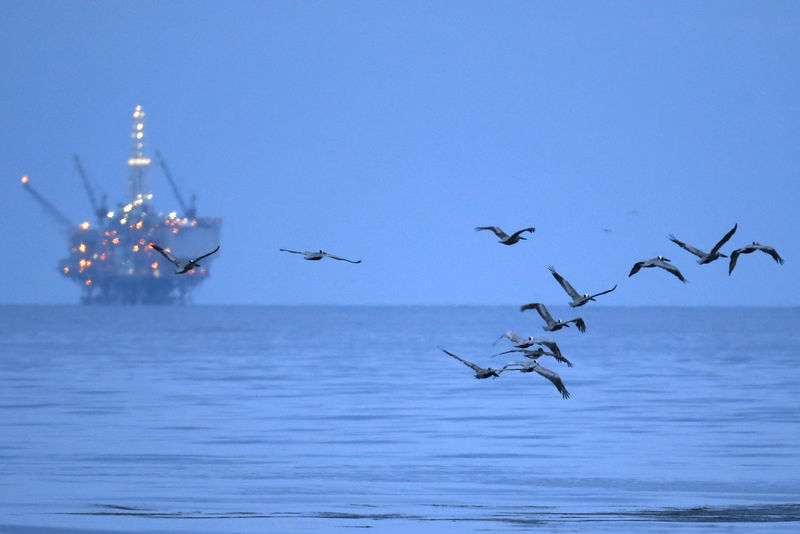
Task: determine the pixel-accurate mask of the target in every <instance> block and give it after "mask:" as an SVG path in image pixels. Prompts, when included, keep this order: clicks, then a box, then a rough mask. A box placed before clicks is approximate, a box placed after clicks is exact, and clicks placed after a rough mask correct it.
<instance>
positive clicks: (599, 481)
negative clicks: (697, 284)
mask: <svg viewBox="0 0 800 534" xmlns="http://www.w3.org/2000/svg"><path fill="white" fill-rule="evenodd" d="M552 311H553V315H554V316H555V317H556V318H558V317H559V316H561V317H563V318H570V317H573V316H574V311H573V310H569V309H568V308H567V307H561V308H558V307H555V308H553V309H552ZM579 311H580V314H581V315H582V316H583V317H584V318H585V320H586V322H587V328H588V330H587V332H586V334H580V333H578V332H577V330H576V329H575V328H568V329H565V330H562V331H559V332H555V333H545V332H543V331H542V330H541V328H540V324H541V321H540V320H539V318H538V316H537V315H536V314H534V312H526V313H520V312H519V311H518V309H517V308H513V307H376V308H371V307H203V306H191V307H80V306H63V307H28V306H4V307H0V432H2V437H1V438H0V532H2V533H6V532H18V533H28V532H38V531H47V530H48V529H49V528H56V527H62V528H70V529H79V530H95V531H112V530H123V531H131V532H151V533H153V532H208V533H218V532H219V533H221V532H352V529H353V528H372V529H374V530H373V531H379V532H410V531H416V532H454V533H455V532H520V531H529V530H530V531H540V532H620V531H624V532H656V533H657V532H682V533H683V532H791V531H795V532H798V531H800V365H799V364H800V309H798V308H794V309H768V308H608V307H592V305H591V304H589V305H587V306H585V307H583V308H581V309H579ZM508 329H512V330H515V331H516V332H517V333H519V334H521V335H524V336H528V335H534V336H539V337H551V338H553V339H555V340H557V341H558V342H559V345H560V346H561V350H562V352H563V353H564V355H565V356H566V357H567V358H569V359H570V360H571V361H572V362H573V363H574V364H575V366H574V367H573V368H568V367H566V366H565V365H563V364H559V363H558V362H555V361H554V360H552V359H551V358H547V357H545V358H543V359H542V360H541V363H542V364H543V365H544V366H546V367H548V368H550V369H553V370H555V371H557V372H558V373H559V374H560V375H561V377H562V379H563V380H564V383H565V385H566V386H567V388H568V389H569V391H570V393H571V394H572V398H570V399H569V400H564V399H562V398H561V396H560V395H559V394H558V392H557V391H556V389H555V388H554V387H553V385H552V384H551V383H550V382H548V381H547V380H546V379H544V378H543V377H541V376H539V375H537V374H534V373H530V374H521V373H511V372H507V373H504V374H502V375H501V377H500V378H498V379H488V380H476V379H474V378H473V376H472V375H473V373H472V371H471V370H470V369H469V368H467V367H466V366H464V365H462V364H461V363H459V362H458V361H456V360H454V359H452V358H450V357H448V356H446V355H445V354H443V353H442V352H441V351H440V350H438V349H437V346H442V347H445V348H447V349H448V350H450V351H452V352H455V353H456V354H459V355H461V356H463V357H465V358H467V359H469V360H472V361H474V362H476V363H478V364H480V365H483V366H488V365H493V366H500V365H502V364H503V363H505V362H507V361H510V360H512V359H516V360H519V359H521V358H519V357H517V358H514V357H513V355H512V357H511V358H507V357H506V356H500V357H497V358H491V357H490V356H491V354H492V353H494V352H498V351H500V350H505V349H507V348H510V344H509V343H508V342H507V340H502V341H500V342H498V343H497V345H496V346H493V345H492V343H493V341H494V340H495V339H496V338H497V337H498V336H499V335H500V334H502V333H503V332H504V331H505V330H508ZM30 526H35V527H37V528H36V529H29V528H27V527H30Z"/></svg>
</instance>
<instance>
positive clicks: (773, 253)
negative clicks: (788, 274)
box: [728, 241, 783, 276]
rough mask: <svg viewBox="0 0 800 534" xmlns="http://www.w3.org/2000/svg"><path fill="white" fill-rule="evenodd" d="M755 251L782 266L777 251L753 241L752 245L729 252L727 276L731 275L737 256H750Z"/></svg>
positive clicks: (781, 260) (781, 259)
mask: <svg viewBox="0 0 800 534" xmlns="http://www.w3.org/2000/svg"><path fill="white" fill-rule="evenodd" d="M756 250H760V251H762V252H765V253H767V254H769V255H770V256H772V259H774V260H775V261H776V262H778V263H780V264H783V258H781V255H780V254H778V251H777V250H775V249H774V248H772V247H769V246H767V245H762V244H761V243H759V242H758V241H753V243H752V244H750V245H747V246H746V247H742V248H737V249H736V250H734V251H733V252H731V262H730V265H728V276H730V275H731V273H732V272H733V268H734V267H736V260H738V259H739V254H750V253H751V252H755V251H756Z"/></svg>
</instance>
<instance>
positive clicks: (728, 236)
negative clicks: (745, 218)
mask: <svg viewBox="0 0 800 534" xmlns="http://www.w3.org/2000/svg"><path fill="white" fill-rule="evenodd" d="M738 226H739V223H736V224H734V225H733V228H731V229H730V231H728V233H727V234H725V235H724V236H723V238H722V239H720V240H719V242H718V243H717V244H716V245H714V248H712V249H711V252H709V254H711V255H712V256H713V255H714V254H716V253H717V252H719V249H720V247H722V245H724V244H725V243H727V242H728V239H730V238H731V236H732V235H733V234H735V233H736V228H737V227H738Z"/></svg>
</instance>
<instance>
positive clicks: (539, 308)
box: [519, 302, 555, 324]
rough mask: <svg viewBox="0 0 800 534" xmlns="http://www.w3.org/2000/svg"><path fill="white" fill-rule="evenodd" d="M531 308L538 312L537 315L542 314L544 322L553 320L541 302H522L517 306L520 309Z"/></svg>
mask: <svg viewBox="0 0 800 534" xmlns="http://www.w3.org/2000/svg"><path fill="white" fill-rule="evenodd" d="M531 309H533V310H536V311H537V312H539V315H541V316H542V319H544V320H545V322H547V324H550V323H554V322H555V321H554V320H553V317H552V316H551V315H550V312H549V311H547V308H545V306H544V304H542V303H541V302H531V303H530V304H523V305H522V306H520V307H519V310H520V311H525V310H531Z"/></svg>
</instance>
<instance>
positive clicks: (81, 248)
mask: <svg viewBox="0 0 800 534" xmlns="http://www.w3.org/2000/svg"><path fill="white" fill-rule="evenodd" d="M78 250H80V251H81V252H86V244H85V243H81V244H80V246H79V247H78Z"/></svg>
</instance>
